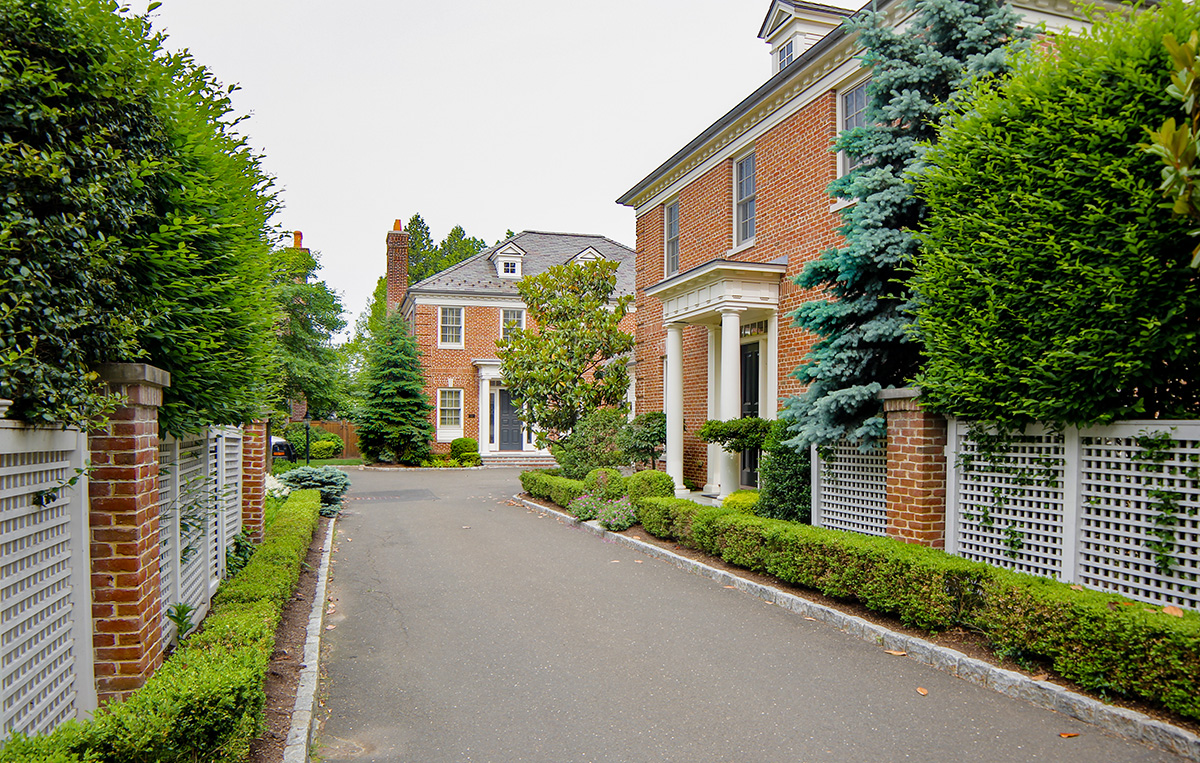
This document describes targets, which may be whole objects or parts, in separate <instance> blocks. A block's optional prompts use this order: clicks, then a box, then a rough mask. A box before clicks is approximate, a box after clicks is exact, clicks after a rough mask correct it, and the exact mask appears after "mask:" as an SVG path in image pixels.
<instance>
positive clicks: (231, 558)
mask: <svg viewBox="0 0 1200 763" xmlns="http://www.w3.org/2000/svg"><path fill="white" fill-rule="evenodd" d="M252 556H254V541H253V540H251V539H250V533H249V532H247V531H246V530H242V531H241V532H240V533H238V534H237V535H236V536H234V539H233V543H232V544H230V546H229V547H228V548H226V549H225V577H228V578H231V577H233V576H234V575H236V574H238V573H239V572H241V571H242V568H243V567H245V566H246V564H247V563H249V561H250V557H252Z"/></svg>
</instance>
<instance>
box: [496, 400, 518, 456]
mask: <svg viewBox="0 0 1200 763" xmlns="http://www.w3.org/2000/svg"><path fill="white" fill-rule="evenodd" d="M497 395H498V396H499V402H500V404H499V408H500V415H499V417H498V418H499V419H500V420H499V422H498V423H497V425H496V429H498V430H499V432H500V437H499V439H500V450H521V419H520V418H518V417H517V406H515V405H513V401H512V398H511V397H509V395H508V390H506V389H502V390H500V391H499V392H498V393H497Z"/></svg>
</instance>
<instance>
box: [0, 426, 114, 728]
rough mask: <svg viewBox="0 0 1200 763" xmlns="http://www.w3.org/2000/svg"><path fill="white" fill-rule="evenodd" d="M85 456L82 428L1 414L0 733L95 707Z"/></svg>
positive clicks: (51, 723)
mask: <svg viewBox="0 0 1200 763" xmlns="http://www.w3.org/2000/svg"><path fill="white" fill-rule="evenodd" d="M86 453H87V439H86V437H85V436H84V435H81V434H80V433H79V432H76V431H70V430H68V431H63V430H45V429H34V428H30V427H25V426H24V425H23V424H19V423H17V422H12V421H0V738H2V737H6V736H8V735H9V734H11V733H12V732H15V731H20V732H23V733H26V734H37V733H45V732H47V731H50V730H51V729H53V728H54V727H55V726H57V725H58V724H60V723H62V722H63V721H65V720H67V719H69V718H74V717H76V716H77V715H79V714H80V713H85V712H90V711H91V710H93V709H95V707H96V690H95V683H94V681H93V666H92V629H91V617H92V612H91V595H90V587H89V585H90V572H91V568H90V562H89V556H88V547H89V544H88V523H87V502H86V496H87V479H86V475H85V474H84V473H83V467H84V459H85V456H86ZM72 480H74V484H69V483H71V482H72Z"/></svg>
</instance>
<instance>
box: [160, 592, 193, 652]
mask: <svg viewBox="0 0 1200 763" xmlns="http://www.w3.org/2000/svg"><path fill="white" fill-rule="evenodd" d="M195 613H196V607H195V605H193V604H188V603H187V602H186V601H179V602H176V603H174V604H172V605H171V606H170V607H167V619H168V620H170V621H171V622H172V623H173V624H174V625H175V634H176V636H177V638H178V639H179V641H180V643H182V642H183V640H184V639H185V638H187V635H188V634H189V633H191V632H192V629H193V628H195V627H196V624H195V623H194V622H192V615H193V614H195Z"/></svg>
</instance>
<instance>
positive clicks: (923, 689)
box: [917, 686, 929, 697]
mask: <svg viewBox="0 0 1200 763" xmlns="http://www.w3.org/2000/svg"><path fill="white" fill-rule="evenodd" d="M928 693H929V690H928V689H925V688H923V687H920V686H918V687H917V694H920V695H921V696H922V697H924V696H925V695H926V694H928Z"/></svg>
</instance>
